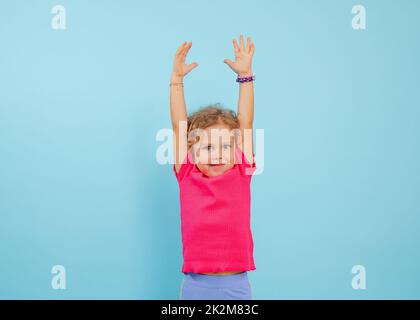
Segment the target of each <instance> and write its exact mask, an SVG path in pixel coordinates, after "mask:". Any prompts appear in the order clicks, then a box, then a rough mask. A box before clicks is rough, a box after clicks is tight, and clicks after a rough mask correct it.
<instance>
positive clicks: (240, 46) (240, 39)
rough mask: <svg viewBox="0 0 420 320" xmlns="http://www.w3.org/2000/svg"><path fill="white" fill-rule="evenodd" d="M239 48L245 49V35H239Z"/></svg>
mask: <svg viewBox="0 0 420 320" xmlns="http://www.w3.org/2000/svg"><path fill="white" fill-rule="evenodd" d="M239 49H241V50H245V48H244V37H243V35H240V36H239Z"/></svg>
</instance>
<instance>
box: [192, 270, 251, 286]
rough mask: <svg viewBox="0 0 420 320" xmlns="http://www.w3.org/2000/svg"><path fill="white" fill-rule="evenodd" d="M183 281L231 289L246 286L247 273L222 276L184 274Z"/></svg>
mask: <svg viewBox="0 0 420 320" xmlns="http://www.w3.org/2000/svg"><path fill="white" fill-rule="evenodd" d="M185 281H187V282H190V283H193V284H196V285H200V286H207V287H231V286H234V285H240V284H244V283H245V284H248V272H247V271H244V272H241V273H236V274H228V275H224V276H221V275H213V276H211V275H208V274H200V273H193V272H187V273H185Z"/></svg>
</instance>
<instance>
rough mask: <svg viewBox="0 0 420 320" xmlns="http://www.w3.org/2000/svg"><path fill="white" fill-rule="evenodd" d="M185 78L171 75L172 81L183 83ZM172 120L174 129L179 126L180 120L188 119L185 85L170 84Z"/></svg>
mask: <svg viewBox="0 0 420 320" xmlns="http://www.w3.org/2000/svg"><path fill="white" fill-rule="evenodd" d="M182 82H183V78H182V77H178V76H174V75H172V76H171V81H170V83H182ZM170 108H171V121H172V127H173V128H174V129H176V128H179V125H180V121H187V119H188V116H187V107H186V105H185V97H184V86H183V85H180V84H175V85H171V86H170Z"/></svg>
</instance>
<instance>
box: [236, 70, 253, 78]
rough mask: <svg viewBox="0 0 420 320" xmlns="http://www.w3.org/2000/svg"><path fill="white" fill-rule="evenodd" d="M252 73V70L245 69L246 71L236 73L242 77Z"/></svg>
mask: <svg viewBox="0 0 420 320" xmlns="http://www.w3.org/2000/svg"><path fill="white" fill-rule="evenodd" d="M253 75H254V74H253V73H252V70H249V71H246V72H240V73H238V77H240V78H244V77H252V76H253Z"/></svg>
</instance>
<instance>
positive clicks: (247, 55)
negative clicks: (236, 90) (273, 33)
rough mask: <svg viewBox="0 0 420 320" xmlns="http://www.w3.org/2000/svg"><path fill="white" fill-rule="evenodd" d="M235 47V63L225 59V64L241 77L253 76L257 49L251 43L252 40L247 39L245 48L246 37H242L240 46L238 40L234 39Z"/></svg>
mask: <svg viewBox="0 0 420 320" xmlns="http://www.w3.org/2000/svg"><path fill="white" fill-rule="evenodd" d="M233 47H234V49H235V61H234V62H233V61H231V60H229V59H225V60H224V63H226V64H227V65H228V66H229V67H230V68H231V69H232V70H233V71H234V72H235V73H237V74H238V75H239V76H248V75H252V56H253V55H254V50H255V47H254V43H252V42H251V38H250V37H248V38H247V41H246V46H245V45H244V37H243V36H242V35H240V37H239V46H238V43H237V42H236V39H233Z"/></svg>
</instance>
